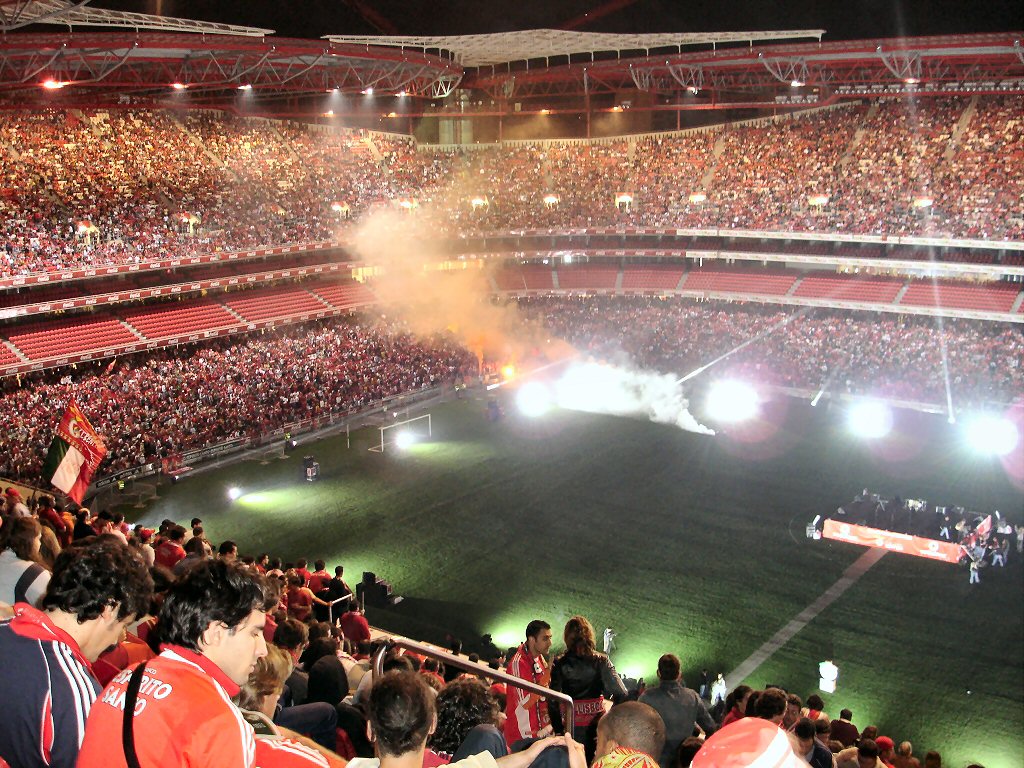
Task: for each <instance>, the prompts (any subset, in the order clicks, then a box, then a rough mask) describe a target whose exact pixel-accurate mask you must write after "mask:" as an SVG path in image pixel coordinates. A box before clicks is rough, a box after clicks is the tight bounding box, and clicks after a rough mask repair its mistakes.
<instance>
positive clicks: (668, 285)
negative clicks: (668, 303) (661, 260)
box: [622, 265, 683, 291]
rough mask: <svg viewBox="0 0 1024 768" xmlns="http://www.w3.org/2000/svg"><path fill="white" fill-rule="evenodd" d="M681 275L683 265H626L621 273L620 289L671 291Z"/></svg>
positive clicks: (677, 283)
mask: <svg viewBox="0 0 1024 768" xmlns="http://www.w3.org/2000/svg"><path fill="white" fill-rule="evenodd" d="M682 276H683V267H682V266H678V265H665V266H661V265H650V266H644V267H627V268H626V269H625V270H624V271H623V273H622V290H624V291H671V290H673V289H674V288H675V287H676V286H677V285H679V278H681V277H682Z"/></svg>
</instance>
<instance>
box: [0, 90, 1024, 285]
mask: <svg viewBox="0 0 1024 768" xmlns="http://www.w3.org/2000/svg"><path fill="white" fill-rule="evenodd" d="M970 103H971V102H970V100H968V99H961V98H956V97H948V98H940V99H932V100H916V101H887V102H878V103H875V104H873V105H871V106H865V105H852V106H846V107H842V108H839V109H835V110H830V111H827V112H816V113H812V114H806V115H802V116H795V117H792V118H785V119H781V120H777V121H772V122H764V123H759V124H756V125H739V126H732V127H723V128H719V129H713V130H706V131H703V132H697V133H691V134H686V135H681V136H671V135H666V136H664V137H655V138H649V137H648V138H643V139H641V140H638V141H635V142H633V141H628V140H626V139H619V140H612V141H600V142H592V143H586V142H584V143H570V142H562V143H560V142H552V143H547V144H540V143H538V144H535V145H516V146H508V147H491V148H487V149H482V150H474V151H458V152H428V151H422V152H421V151H417V149H416V147H415V145H414V143H413V142H412V140H411V139H409V140H405V139H402V138H400V137H394V136H387V137H385V136H376V137H368V136H366V135H364V134H362V133H360V132H357V131H350V130H345V129H338V130H332V131H326V132H314V131H313V130H310V129H307V128H304V127H300V126H297V125H294V124H288V123H279V122H272V121H266V120H245V119H241V118H236V117H230V116H224V115H214V114H212V113H201V114H194V113H190V114H188V115H186V116H174V115H171V114H170V113H163V112H152V111H144V110H133V111H124V112H114V113H110V114H108V113H105V112H92V113H88V112H79V111H43V112H9V113H5V115H3V116H2V117H0V144H3V152H0V183H2V186H0V206H2V210H3V213H4V214H5V215H4V217H3V218H4V221H3V223H2V225H0V227H2V230H0V234H2V235H3V249H2V252H0V275H10V274H20V273H26V272H33V271H45V270H50V271H53V270H58V269H62V268H65V267H69V266H78V265H95V264H105V263H126V262H127V263H131V262H138V261H142V260H147V259H153V258H157V257H160V256H163V255H167V254H181V255H185V254H189V253H194V252H202V251H210V250H215V249H226V248H242V247H245V248H248V247H255V246H260V245H263V246H266V245H276V244H281V243H284V242H309V241H315V240H322V239H329V238H333V237H338V236H339V235H340V233H342V232H343V231H344V229H345V227H346V226H348V224H349V223H350V222H351V220H352V219H353V218H357V217H358V216H359V215H361V214H362V213H364V212H365V211H367V210H369V209H370V208H372V207H373V206H374V205H376V204H388V205H395V204H398V203H399V201H406V202H415V204H416V205H417V206H419V208H420V211H421V214H420V215H424V216H431V217H433V219H434V220H436V223H437V225H438V226H439V227H441V228H444V229H447V230H452V231H462V232H467V231H469V232H471V231H478V230H487V231H493V230H502V229H509V228H516V229H528V228H546V227H551V228H559V227H589V226H609V225H615V224H620V225H636V226H671V227H716V228H727V229H728V228H744V229H768V230H787V231H790V230H793V231H818V232H836V231H838V232H846V233H862V234H875V235H883V234H886V235H904V234H915V235H935V236H950V237H977V238H998V239H1019V238H1021V237H1022V236H1024V210H1022V207H1024V206H1022V199H1024V181H1022V180H1021V178H1020V174H1019V173H1017V172H1016V168H1017V166H1018V165H1019V164H1020V161H1021V159H1022V157H1024V121H1022V120H1020V118H1019V115H1020V112H1021V97H1019V96H1000V97H992V98H984V99H981V100H980V101H979V102H978V103H977V105H976V106H970ZM623 195H625V196H628V200H627V199H626V198H625V197H623ZM474 200H475V201H476V203H475V204H474Z"/></svg>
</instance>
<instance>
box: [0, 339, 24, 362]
mask: <svg viewBox="0 0 1024 768" xmlns="http://www.w3.org/2000/svg"><path fill="white" fill-rule="evenodd" d="M20 362H21V358H19V357H18V356H17V355H16V354H14V353H13V352H11V350H10V349H8V348H7V345H6V344H0V368H2V367H3V366H5V365H15V364H16V363H20Z"/></svg>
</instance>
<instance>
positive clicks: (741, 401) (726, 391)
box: [706, 380, 760, 422]
mask: <svg viewBox="0 0 1024 768" xmlns="http://www.w3.org/2000/svg"><path fill="white" fill-rule="evenodd" d="M759 406H760V398H759V397H758V396H757V392H756V391H755V390H754V388H753V387H751V386H750V385H749V384H745V383H744V382H742V381H731V380H726V381H716V382H715V383H714V384H712V385H711V390H710V391H709V392H708V399H707V403H706V408H707V412H708V415H709V416H710V417H711V418H713V419H715V420H717V421H731V422H739V421H746V420H747V419H751V418H753V417H754V416H756V415H757V412H758V410H759Z"/></svg>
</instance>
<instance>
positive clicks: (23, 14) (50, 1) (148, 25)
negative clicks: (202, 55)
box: [0, 0, 274, 37]
mask: <svg viewBox="0 0 1024 768" xmlns="http://www.w3.org/2000/svg"><path fill="white" fill-rule="evenodd" d="M89 2H90V0H76V1H75V2H69V0H0V31H3V32H10V31H12V30H15V29H20V28H21V27H25V26H28V25H29V24H60V25H62V26H68V27H73V26H75V25H76V24H77V25H80V26H87V27H122V28H128V29H135V30H148V31H160V32H195V33H198V34H205V35H245V36H248V37H261V36H263V35H271V34H273V33H274V30H272V29H261V28H259V27H246V26H240V25H238V24H220V23H215V22H209V21H191V20H190V19H176V18H173V17H170V16H154V15H152V14H149V13H130V12H127V11H108V10H104V9H102V8H92V7H89Z"/></svg>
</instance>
